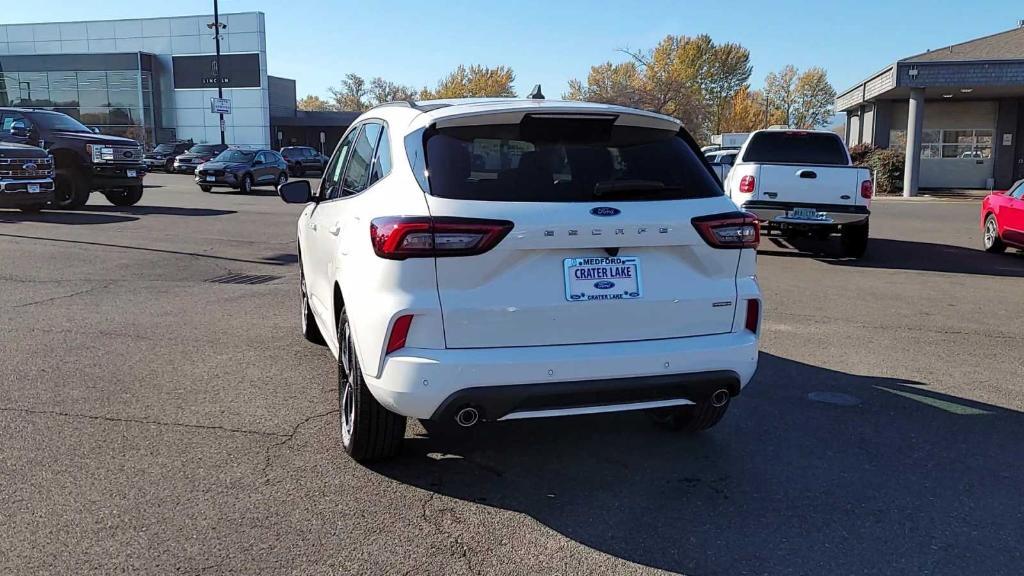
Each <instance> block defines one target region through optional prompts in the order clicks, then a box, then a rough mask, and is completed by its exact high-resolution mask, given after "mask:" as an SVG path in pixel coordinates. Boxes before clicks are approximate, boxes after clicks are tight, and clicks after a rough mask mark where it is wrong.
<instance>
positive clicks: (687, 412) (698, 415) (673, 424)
mask: <svg viewBox="0 0 1024 576" xmlns="http://www.w3.org/2000/svg"><path fill="white" fill-rule="evenodd" d="M729 404H730V401H729V400H726V402H725V404H722V405H721V406H715V405H714V404H712V403H711V401H705V402H699V403H697V404H691V405H689V406H674V407H672V408H656V409H654V410H649V411H648V412H647V415H648V417H650V419H651V421H652V422H654V424H655V425H657V426H658V427H660V428H665V429H666V430H678V431H680V432H700V431H701V430H707V429H708V428H711V427H712V426H714V425H715V424H718V422H719V421H720V420H721V419H722V417H723V416H725V412H726V411H727V410H728V409H729Z"/></svg>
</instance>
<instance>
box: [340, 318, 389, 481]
mask: <svg viewBox="0 0 1024 576" xmlns="http://www.w3.org/2000/svg"><path fill="white" fill-rule="evenodd" d="M338 344H339V348H340V350H339V354H338V422H339V423H340V431H339V432H340V434H341V446H342V448H344V449H345V452H347V453H348V455H349V456H351V457H352V459H353V460H355V461H356V462H370V461H373V460H385V459H387V458H391V457H393V456H395V455H396V454H398V452H399V450H401V449H402V439H403V438H404V437H405V416H399V415H398V414H395V413H394V412H390V411H388V410H387V409H386V408H384V407H383V406H381V405H380V403H379V402H377V399H376V398H374V397H373V394H371V393H370V390H369V389H367V387H366V382H365V380H363V370H362V368H360V367H359V358H358V357H357V355H356V352H355V347H354V346H353V345H352V332H351V329H350V328H349V324H348V315H346V314H345V313H344V312H342V313H341V321H340V322H339V323H338Z"/></svg>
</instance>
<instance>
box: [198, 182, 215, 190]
mask: <svg viewBox="0 0 1024 576" xmlns="http://www.w3.org/2000/svg"><path fill="white" fill-rule="evenodd" d="M199 189H200V190H202V191H203V192H209V191H210V190H213V186H207V185H205V184H200V185H199Z"/></svg>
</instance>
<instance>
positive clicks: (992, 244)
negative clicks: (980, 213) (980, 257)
mask: <svg viewBox="0 0 1024 576" xmlns="http://www.w3.org/2000/svg"><path fill="white" fill-rule="evenodd" d="M982 241H983V242H984V244H985V252H991V253H993V254H998V253H1000V252H1005V251H1006V244H1003V239H1002V238H1000V237H999V225H998V224H997V223H996V217H995V214H989V215H988V217H986V218H985V235H984V236H983V237H982Z"/></svg>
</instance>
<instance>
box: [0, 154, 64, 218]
mask: <svg viewBox="0 0 1024 576" xmlns="http://www.w3.org/2000/svg"><path fill="white" fill-rule="evenodd" d="M52 201H53V158H51V157H50V155H49V154H47V153H46V150H43V149H42V148H37V147H35V146H28V145H26V144H11V143H8V142H0V208H18V209H20V210H21V211H22V212H39V211H40V210H42V209H43V208H45V207H46V205H47V204H48V203H49V202H52Z"/></svg>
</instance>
